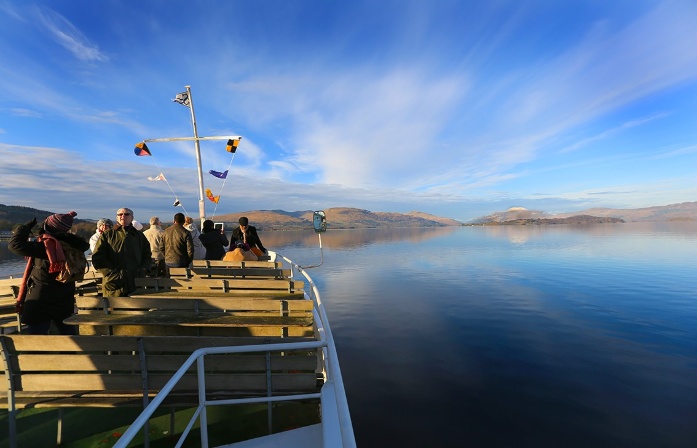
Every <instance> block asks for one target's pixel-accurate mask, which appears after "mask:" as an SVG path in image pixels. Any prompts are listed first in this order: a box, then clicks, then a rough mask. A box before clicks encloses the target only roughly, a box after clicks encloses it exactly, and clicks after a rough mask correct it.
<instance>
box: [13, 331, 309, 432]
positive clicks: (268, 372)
mask: <svg viewBox="0 0 697 448" xmlns="http://www.w3.org/2000/svg"><path fill="white" fill-rule="evenodd" d="M312 340H313V338H284V339H281V338H230V337H195V336H194V337H187V336H168V337H158V336H143V337H129V336H59V335H52V336H32V335H0V355H1V356H0V357H1V358H2V367H3V371H4V373H3V375H4V380H5V381H3V382H2V384H3V386H4V387H2V388H1V389H0V405H4V406H6V407H7V409H8V411H9V413H10V419H9V424H10V434H11V435H12V434H14V433H15V430H16V426H15V418H16V414H17V411H18V410H20V409H24V408H62V407H118V406H138V407H144V406H145V405H147V403H148V402H149V400H150V399H151V398H152V397H153V396H154V395H155V394H156V393H157V392H158V391H159V390H160V389H161V388H162V387H163V386H164V385H165V384H166V382H167V381H168V380H169V379H170V378H171V377H172V375H173V374H174V373H175V372H176V371H177V370H178V369H179V367H181V365H182V364H183V362H184V361H185V360H186V359H187V358H188V357H189V356H190V355H191V353H192V352H193V351H194V350H196V349H199V348H202V347H223V346H237V345H249V344H269V343H283V342H302V341H312ZM267 365H268V368H267ZM205 370H206V394H207V398H208V399H225V398H236V397H247V396H267V395H279V394H280V395H288V394H294V393H306V392H310V393H314V392H317V391H319V388H320V387H321V375H318V373H317V370H318V358H317V350H316V349H303V350H299V351H284V352H282V353H280V352H275V353H266V352H260V353H247V354H230V355H211V356H207V357H206V359H205ZM197 394H198V392H197V376H196V364H194V365H193V366H192V368H191V369H190V370H189V371H188V373H187V374H186V375H185V376H184V378H183V379H182V381H180V382H179V384H178V385H177V387H176V388H175V389H174V392H173V393H172V394H170V396H169V398H168V400H167V401H166V402H165V403H166V404H168V405H172V406H191V405H195V404H197V403H198V398H197ZM59 424H60V423H59ZM59 434H60V430H59Z"/></svg>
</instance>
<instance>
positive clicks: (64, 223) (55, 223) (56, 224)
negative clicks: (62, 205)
mask: <svg viewBox="0 0 697 448" xmlns="http://www.w3.org/2000/svg"><path fill="white" fill-rule="evenodd" d="M75 216H77V213H76V212H68V213H66V214H64V215H62V214H60V213H56V214H55V215H51V216H49V217H48V218H46V221H44V230H46V231H47V232H48V233H50V234H51V235H55V234H57V233H65V232H67V231H69V230H70V228H71V227H72V226H73V218H74V217H75Z"/></svg>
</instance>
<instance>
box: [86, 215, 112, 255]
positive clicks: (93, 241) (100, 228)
mask: <svg viewBox="0 0 697 448" xmlns="http://www.w3.org/2000/svg"><path fill="white" fill-rule="evenodd" d="M113 225H114V223H112V222H111V219H109V218H101V219H100V220H99V221H97V230H95V231H94V235H92V236H91V237H90V250H89V252H88V253H87V255H89V254H91V253H93V252H94V246H96V245H97V240H99V237H100V236H102V233H104V232H105V231H107V230H109V229H111V228H112V226H113Z"/></svg>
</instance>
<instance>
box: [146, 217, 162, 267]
mask: <svg viewBox="0 0 697 448" xmlns="http://www.w3.org/2000/svg"><path fill="white" fill-rule="evenodd" d="M164 233H165V231H164V230H162V223H161V222H160V218H158V217H157V216H153V217H152V218H150V228H149V229H148V230H146V231H145V232H143V235H145V237H146V238H147V239H148V242H149V243H150V251H151V252H152V264H153V269H152V274H154V275H155V276H157V277H164V276H165V275H167V267H166V265H165V254H164V253H163V252H162V251H161V250H160V243H161V242H162V234H164Z"/></svg>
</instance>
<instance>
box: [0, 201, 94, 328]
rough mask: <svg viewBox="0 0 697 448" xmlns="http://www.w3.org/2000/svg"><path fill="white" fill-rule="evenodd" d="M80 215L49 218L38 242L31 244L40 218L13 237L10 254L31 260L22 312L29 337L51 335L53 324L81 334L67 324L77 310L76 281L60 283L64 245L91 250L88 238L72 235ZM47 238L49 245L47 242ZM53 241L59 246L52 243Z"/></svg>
mask: <svg viewBox="0 0 697 448" xmlns="http://www.w3.org/2000/svg"><path fill="white" fill-rule="evenodd" d="M76 215H77V213H75V212H69V213H66V214H55V215H51V216H49V217H48V218H46V221H44V224H43V226H42V228H41V229H40V230H39V238H38V239H37V241H29V236H30V234H31V230H32V228H34V226H35V225H36V218H34V219H33V220H31V221H29V222H28V223H26V224H24V225H22V226H19V227H18V228H17V230H15V233H14V234H13V235H12V239H11V240H10V243H9V249H10V251H11V252H13V253H15V254H17V255H23V256H25V257H30V259H29V262H28V264H27V270H26V272H25V276H24V282H26V284H25V291H26V296H25V301H24V305H23V308H22V310H21V313H20V315H21V320H22V323H23V324H25V325H27V329H26V333H27V334H48V332H49V328H50V327H51V322H53V323H54V324H55V326H56V328H57V329H58V332H59V333H60V334H68V335H72V334H76V333H77V327H76V326H74V325H66V324H64V323H63V320H65V319H67V318H68V317H70V316H71V315H73V313H74V310H75V282H74V281H70V282H59V281H57V280H56V277H57V276H58V274H59V273H60V265H61V263H65V260H61V256H62V255H63V246H71V247H72V248H73V249H77V250H79V251H80V252H84V251H86V250H87V249H89V247H90V245H89V243H88V242H87V241H85V239H84V238H81V237H79V236H77V235H73V234H72V233H68V231H69V230H70V228H71V227H72V225H73V217H74V216H76ZM44 237H45V241H47V242H44ZM51 238H53V239H54V240H52V241H57V242H58V243H59V244H52V243H50V242H48V241H49V240H51ZM51 261H53V263H52V262H51Z"/></svg>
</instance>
